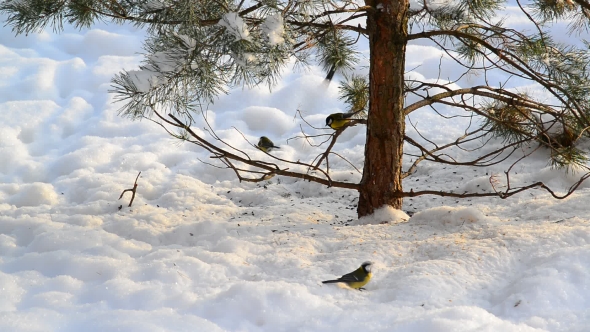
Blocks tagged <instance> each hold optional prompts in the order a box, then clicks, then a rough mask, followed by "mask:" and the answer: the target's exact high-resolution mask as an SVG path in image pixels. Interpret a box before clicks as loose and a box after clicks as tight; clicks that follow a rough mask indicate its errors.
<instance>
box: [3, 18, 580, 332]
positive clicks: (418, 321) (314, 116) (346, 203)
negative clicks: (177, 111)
mask: <svg viewBox="0 0 590 332" xmlns="http://www.w3.org/2000/svg"><path fill="white" fill-rule="evenodd" d="M142 40H143V33H142V32H141V31H137V30H135V29H133V28H130V27H121V26H106V25H98V26H95V27H93V28H92V29H90V30H84V31H76V30H73V29H71V28H68V27H66V31H65V32H64V33H62V34H60V35H56V34H53V33H51V31H50V30H48V31H46V32H43V33H39V34H31V35H29V36H18V37H14V35H13V34H12V32H11V31H10V29H9V28H7V27H4V28H2V29H1V30H0V331H19V332H21V331H23V332H24V331H26V332H28V331H139V332H146V331H412V332H414V331H416V332H418V331H420V332H421V331H432V332H438V331H441V332H442V331H445V332H446V331H507V332H515V331H580V332H582V331H588V330H589V329H590V327H589V326H590V227H589V220H590V209H589V208H588V205H587V204H588V201H589V197H590V184H588V183H586V184H584V185H582V186H581V188H580V189H579V190H578V191H577V192H576V193H575V194H573V195H572V196H571V197H569V198H567V199H565V200H560V201H559V200H554V199H552V198H551V197H550V196H549V195H548V194H547V193H545V192H543V191H539V190H533V191H529V192H525V193H522V194H519V195H517V196H515V197H512V198H510V199H508V200H500V199H497V198H486V199H466V200H456V199H445V198H440V197H432V196H423V197H419V198H413V199H410V198H408V199H406V201H405V206H404V209H403V210H404V211H405V212H407V213H408V214H410V215H412V218H411V219H409V220H408V221H407V222H398V223H390V224H382V225H366V226H355V225H354V224H355V223H356V221H357V220H356V202H357V195H356V193H355V192H353V191H348V190H343V189H334V188H326V187H322V186H320V185H317V184H313V183H307V182H302V181H295V180H293V179H287V178H273V179H271V180H270V181H267V182H264V183H258V184H254V183H239V182H238V181H237V180H236V179H235V176H234V174H233V172H231V171H228V170H223V169H218V168H214V167H211V166H209V165H207V164H204V163H203V162H202V161H203V160H204V161H208V160H207V156H206V155H205V154H203V152H202V151H200V150H198V149H197V148H196V147H195V146H191V145H189V144H178V143H177V142H176V141H174V140H173V139H172V138H170V137H169V136H167V135H166V134H165V133H164V132H163V131H162V130H161V129H160V128H159V127H157V126H156V125H154V124H153V123H150V122H149V121H143V122H131V121H129V120H127V119H124V118H120V117H118V116H117V109H118V107H119V106H117V105H114V104H112V101H113V96H112V95H110V94H109V93H108V92H107V91H108V89H109V87H110V83H109V80H110V78H111V77H112V75H113V74H115V73H117V72H118V71H119V70H121V69H122V68H126V69H133V68H135V67H136V66H137V65H138V64H139V61H140V59H141V57H140V56H139V55H137V52H139V51H140V47H141V42H142ZM409 52H410V53H411V55H412V56H411V57H409V59H410V60H411V61H410V60H409V62H413V63H414V62H415V63H418V64H420V65H421V67H420V68H418V69H416V73H414V74H415V75H424V76H426V77H428V70H429V68H431V69H432V68H435V69H438V68H439V66H438V64H439V61H440V54H439V53H436V52H433V50H432V49H430V48H428V47H427V46H410V47H409ZM409 67H415V66H414V64H409ZM432 75H433V76H432V77H436V76H437V73H434V74H432ZM322 77H323V73H321V72H320V71H319V70H318V69H317V68H311V69H310V70H309V71H306V72H296V71H290V69H288V70H287V72H286V73H285V76H284V79H283V80H282V81H281V83H280V84H279V86H277V87H276V88H275V89H274V90H273V91H272V92H269V91H268V90H266V89H264V88H260V89H254V90H236V91H234V93H232V94H231V95H230V96H227V97H225V96H224V97H221V98H220V100H219V101H218V103H217V104H216V105H214V106H212V107H211V110H212V112H211V113H210V116H209V120H210V122H211V124H212V125H213V127H214V128H215V129H216V131H217V134H219V135H220V136H221V137H223V138H224V139H226V140H227V141H228V142H231V143H232V144H234V145H235V146H237V147H240V148H243V149H246V150H248V151H250V152H252V154H253V155H256V156H259V157H261V158H267V156H264V155H263V154H262V153H261V152H258V151H256V150H255V149H254V148H252V147H251V146H249V145H248V143H247V142H245V141H244V139H243V137H242V136H241V135H240V134H239V133H237V132H236V131H235V130H234V129H232V128H231V127H232V126H235V127H236V128H238V129H239V130H240V131H242V132H243V133H244V134H245V135H246V137H247V138H248V139H249V140H250V141H251V142H254V143H255V142H256V141H257V138H258V137H259V136H261V135H266V136H269V137H271V138H272V139H273V141H275V143H276V144H278V145H280V146H281V148H282V149H281V150H279V151H277V152H276V154H277V155H279V156H281V157H285V158H290V159H294V160H297V159H301V160H310V156H313V153H314V150H313V149H311V148H309V147H306V146H305V145H304V144H303V142H302V141H289V143H287V139H288V138H290V137H293V136H295V135H297V134H298V133H299V124H300V123H301V121H300V120H297V119H296V118H295V119H294V117H295V114H296V110H297V109H300V110H301V111H302V112H303V115H304V116H305V117H306V120H308V121H309V122H310V123H313V124H314V125H317V126H318V127H321V126H323V124H324V119H325V117H326V116H327V115H328V114H329V113H332V112H334V111H338V110H340V111H342V110H344V105H343V104H342V103H341V102H340V101H339V100H338V99H337V94H338V89H337V85H336V84H335V83H332V84H331V85H329V86H326V85H325V84H323V82H322V80H323V78H322ZM412 121H413V123H415V124H417V126H418V127H419V128H420V129H421V130H422V131H423V133H426V134H429V135H430V136H431V137H435V138H436V137H440V138H448V137H450V136H449V135H451V134H453V133H459V132H461V130H463V128H462V127H461V125H462V124H461V123H459V122H450V123H447V124H444V125H443V124H441V123H440V122H439V119H438V117H432V116H431V115H428V114H426V113H420V112H417V113H416V114H413V115H412ZM310 130H311V129H310ZM363 141H364V134H363V130H362V127H360V126H359V127H355V128H351V129H349V130H347V132H346V133H345V134H344V135H343V136H342V137H341V141H340V143H339V144H338V145H337V146H336V148H337V149H338V151H340V152H341V153H343V154H344V155H346V156H347V157H348V159H349V160H351V161H352V162H354V163H355V164H356V165H360V161H361V160H362V152H363V146H362V143H363ZM544 153H545V152H543V151H540V152H538V153H537V154H536V155H534V156H533V157H532V158H531V159H529V160H528V161H527V162H525V163H523V164H521V165H520V166H518V167H517V169H516V170H515V171H516V173H517V175H515V176H516V177H517V178H518V179H520V180H522V181H537V180H541V181H546V182H547V183H550V184H551V185H553V186H554V187H555V188H557V189H560V190H564V189H565V188H568V187H569V185H571V183H572V182H573V181H574V180H575V177H574V176H573V175H572V174H565V173H564V172H560V171H555V170H551V169H550V168H549V167H548V166H547V162H546V159H545V158H546V155H544ZM311 159H313V158H311ZM406 162H409V160H408V161H406ZM333 166H334V167H335V170H334V171H335V174H336V175H335V176H336V177H338V178H339V179H348V180H350V181H358V180H359V178H360V175H359V174H357V173H355V172H351V171H350V170H349V169H348V168H346V166H347V165H346V164H345V163H337V162H334V164H333ZM500 166H504V167H505V166H506V164H504V165H499V166H498V167H497V168H486V169H475V168H474V169H471V168H453V167H440V166H436V165H429V164H424V165H423V166H422V167H420V168H419V170H418V172H417V173H416V174H414V175H413V176H412V177H409V178H407V179H406V182H405V187H406V189H409V188H413V189H414V190H425V189H442V188H450V189H455V190H457V191H465V190H470V191H473V190H476V191H477V190H490V185H489V177H490V175H491V174H494V173H498V174H501V173H500V172H501V170H503V168H502V167H500ZM139 172H141V177H140V178H139V180H138V194H137V196H136V198H135V201H134V203H133V206H132V207H131V208H128V207H127V204H128V202H129V198H130V194H129V193H127V194H126V195H125V196H124V197H123V198H122V199H121V200H118V197H119V195H120V194H121V192H122V191H123V190H124V189H127V188H131V187H132V186H133V182H134V180H135V178H136V176H137V174H138V173H139ZM120 205H123V207H122V208H121V209H119V206H120ZM366 260H371V261H373V262H374V263H375V266H374V277H373V280H372V281H371V282H370V283H369V284H368V285H367V286H366V289H367V290H366V291H363V292H359V291H356V290H350V289H346V288H341V287H338V286H336V285H324V284H321V281H322V280H326V279H330V278H333V277H337V276H340V275H342V274H344V273H347V272H350V271H352V270H354V269H356V268H357V267H358V266H359V265H360V264H361V263H362V262H363V261H366Z"/></svg>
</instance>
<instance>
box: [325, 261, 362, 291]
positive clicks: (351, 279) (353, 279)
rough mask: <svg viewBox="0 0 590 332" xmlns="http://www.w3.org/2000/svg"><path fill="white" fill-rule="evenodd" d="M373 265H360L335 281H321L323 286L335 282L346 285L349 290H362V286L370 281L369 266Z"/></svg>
mask: <svg viewBox="0 0 590 332" xmlns="http://www.w3.org/2000/svg"><path fill="white" fill-rule="evenodd" d="M372 265H373V263H372V262H364V263H363V264H361V267H359V268H358V269H356V270H354V271H352V272H350V273H347V274H345V275H343V276H342V277H340V278H338V279H335V280H325V281H322V283H323V284H332V283H337V282H342V283H345V284H346V285H348V287H350V288H354V289H358V290H363V289H364V288H363V286H364V285H366V284H367V283H368V282H369V280H371V276H373V274H372V273H371V266H372Z"/></svg>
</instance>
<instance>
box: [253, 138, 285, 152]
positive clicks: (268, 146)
mask: <svg viewBox="0 0 590 332" xmlns="http://www.w3.org/2000/svg"><path fill="white" fill-rule="evenodd" d="M258 148H259V149H260V150H262V151H264V152H266V153H269V152H270V151H271V150H272V149H280V147H278V146H275V145H274V143H273V142H272V141H271V140H270V139H269V138H268V137H266V136H262V137H260V140H259V141H258Z"/></svg>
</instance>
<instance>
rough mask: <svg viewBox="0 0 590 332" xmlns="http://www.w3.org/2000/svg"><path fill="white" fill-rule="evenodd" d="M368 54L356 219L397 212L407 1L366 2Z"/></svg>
mask: <svg viewBox="0 0 590 332" xmlns="http://www.w3.org/2000/svg"><path fill="white" fill-rule="evenodd" d="M366 3H367V5H371V6H372V7H373V8H375V9H376V10H375V11H373V12H369V16H368V18H367V29H368V31H369V47H370V52H371V56H370V58H371V60H370V68H369V78H370V83H369V91H370V92H369V94H370V97H369V98H370V99H369V119H368V123H367V142H366V145H365V165H364V169H363V178H362V180H361V184H360V197H359V205H358V210H357V212H358V215H359V217H362V216H365V215H369V214H372V213H373V212H374V211H375V210H376V209H378V208H380V207H382V206H383V205H390V206H392V207H394V208H396V209H400V208H401V206H402V198H401V197H396V196H397V195H395V193H396V192H398V191H401V190H402V179H401V174H402V154H403V143H404V140H403V139H404V132H405V122H404V112H403V89H404V65H405V53H406V43H407V34H408V30H407V23H408V19H407V14H408V8H409V2H408V0H399V1H397V0H366Z"/></svg>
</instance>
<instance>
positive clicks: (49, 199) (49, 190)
mask: <svg viewBox="0 0 590 332" xmlns="http://www.w3.org/2000/svg"><path fill="white" fill-rule="evenodd" d="M57 197H58V196H57V193H56V192H55V190H54V189H53V186H52V185H51V184H49V183H40V182H35V183H30V184H24V185H21V186H19V188H18V189H17V191H16V193H15V194H14V195H13V196H12V197H10V199H9V200H8V201H9V202H10V204H12V205H15V206H16V207H22V206H39V205H42V204H56V203H57V201H58V198H57Z"/></svg>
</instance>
